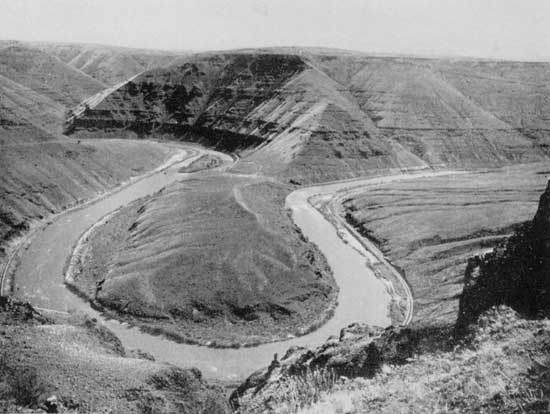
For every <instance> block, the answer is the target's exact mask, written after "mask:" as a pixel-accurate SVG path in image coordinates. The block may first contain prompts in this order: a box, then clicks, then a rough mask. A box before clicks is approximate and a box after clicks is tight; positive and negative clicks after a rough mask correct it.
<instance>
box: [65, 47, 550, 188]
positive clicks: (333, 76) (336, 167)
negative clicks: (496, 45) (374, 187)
mask: <svg viewBox="0 0 550 414" xmlns="http://www.w3.org/2000/svg"><path fill="white" fill-rule="evenodd" d="M485 81H486V82H485ZM547 81H550V79H548V75H547V71H546V66H545V65H544V64H540V65H523V66H521V65H520V66H517V65H514V64H511V63H508V62H497V63H495V65H494V67H493V66H490V65H489V67H488V65H487V64H485V63H481V62H469V61H464V62H451V61H441V60H427V59H411V58H374V57H368V56H364V55H360V54H357V55H353V54H347V55H345V54H342V53H339V52H337V51H334V52H326V51H325V52H319V51H311V50H307V49H306V50H298V49H289V50H284V49H281V50H270V51H266V50H252V51H239V52H232V53H225V54H213V53H206V54H199V55H195V56H192V57H185V58H181V59H179V62H176V63H174V64H173V65H171V66H167V67H164V68H159V69H154V70H150V71H148V72H144V73H142V74H141V75H139V76H138V77H136V78H135V79H133V80H131V81H128V82H126V83H124V84H123V85H121V86H120V87H118V88H116V89H115V90H114V91H113V92H111V93H109V94H107V96H104V97H100V98H98V99H97V100H96V101H94V103H93V104H91V105H90V107H89V108H88V109H87V110H86V111H84V112H83V113H82V114H80V115H78V116H77V117H76V118H75V119H74V121H73V122H72V124H71V125H70V128H69V130H71V131H74V132H75V133H77V134H78V135H79V136H90V135H91V136H105V134H107V135H109V134H112V135H113V136H114V135H117V136H121V135H125V134H126V135H135V134H138V135H164V134H170V135H171V136H176V137H179V138H184V139H187V140H194V141H199V142H201V143H203V144H206V145H210V146H214V147H216V148H219V149H224V150H228V151H237V152H240V153H241V155H247V163H246V164H244V163H243V164H242V165H241V166H239V168H240V170H241V171H243V172H251V171H252V172H257V171H258V170H261V171H262V172H263V173H267V174H273V175H278V176H281V177H283V178H294V179H298V181H303V182H314V181H325V180H331V179H338V178H352V177H356V176H359V175H365V174H368V173H370V172H373V171H376V170H381V169H389V168H425V167H429V166H432V167H434V166H435V167H441V166H442V167H457V166H460V167H472V166H487V165H493V166H494V165H502V164H505V163H512V162H526V161H536V160H543V159H546V158H547V157H548V145H549V137H550V134H549V133H548V131H550V126H549V125H547V123H546V121H544V120H543V119H542V117H541V116H540V114H541V113H544V111H545V110H546V109H547V106H548V107H550V104H549V102H550V99H548V98H547V97H546V95H544V92H541V91H544V90H545V89H544V88H542V87H536V86H534V85H543V84H544V83H545V82H547ZM541 94H542V95H541ZM533 102H536V105H534V106H533V104H532V103H533ZM516 103H517V105H516ZM518 110H519V111H520V112H521V116H518V114H517V112H518ZM252 149H254V151H251V150H252Z"/></svg>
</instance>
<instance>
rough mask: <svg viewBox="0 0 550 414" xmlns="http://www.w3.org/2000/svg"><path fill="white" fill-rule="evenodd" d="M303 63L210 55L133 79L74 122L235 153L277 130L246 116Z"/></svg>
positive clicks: (285, 58)
mask: <svg viewBox="0 0 550 414" xmlns="http://www.w3.org/2000/svg"><path fill="white" fill-rule="evenodd" d="M304 68H305V63H304V62H303V61H302V60H301V59H300V58H299V57H297V56H292V55H288V56H286V55H258V56H251V57H248V56H245V55H212V56H207V57H204V58H201V59H197V60H191V61H189V62H186V63H184V64H182V65H181V66H175V67H171V68H167V69H158V70H153V71H150V72H147V73H145V74H143V75H141V76H138V77H137V78H135V79H134V80H132V81H129V82H127V83H126V84H124V85H123V86H122V87H120V88H119V89H117V90H115V91H114V92H113V93H111V94H110V95H109V96H107V97H106V98H105V99H104V100H103V101H102V102H100V103H99V105H97V106H95V107H94V108H93V109H89V110H87V111H85V112H84V113H83V114H82V116H80V117H77V118H76V120H75V122H74V128H75V130H80V129H86V128H98V127H99V128H102V129H108V130H109V129H128V130H130V131H133V132H136V133H138V134H150V133H175V134H185V135H187V136H188V137H189V138H192V136H193V133H194V134H198V135H200V137H197V138H196V139H200V140H201V141H203V142H204V143H205V144H208V145H210V146H214V147H216V148H222V149H227V150H230V151H234V150H237V149H240V148H246V147H248V146H255V145H258V144H260V143H261V142H263V141H264V140H265V137H266V136H269V134H270V133H273V132H274V131H278V132H281V131H280V125H278V124H277V123H276V122H272V121H268V120H265V119H264V118H262V117H261V116H258V115H256V116H254V115H253V114H251V112H252V111H253V110H254V109H255V108H257V107H258V105H259V104H261V103H264V104H266V102H267V101H269V99H270V98H271V97H272V96H273V95H274V94H275V90H276V89H277V88H280V87H282V86H283V85H284V83H285V82H286V81H288V80H289V79H290V78H291V77H292V76H293V75H295V74H297V73H299V72H301V71H303V70H304Z"/></svg>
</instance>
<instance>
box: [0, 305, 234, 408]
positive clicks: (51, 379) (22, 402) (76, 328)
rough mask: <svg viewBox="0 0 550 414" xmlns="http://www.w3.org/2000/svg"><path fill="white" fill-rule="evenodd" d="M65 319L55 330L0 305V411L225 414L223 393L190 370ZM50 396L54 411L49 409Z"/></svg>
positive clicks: (85, 322) (21, 308) (91, 324)
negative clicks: (47, 400) (154, 358)
mask: <svg viewBox="0 0 550 414" xmlns="http://www.w3.org/2000/svg"><path fill="white" fill-rule="evenodd" d="M67 317H68V315H66V316H65V319H60V320H59V321H57V322H54V321H53V320H52V319H50V318H45V317H44V316H42V315H40V314H39V313H38V312H36V311H35V310H34V309H33V308H32V307H31V306H30V305H29V304H27V303H21V302H17V301H14V300H11V299H10V298H7V297H2V298H0V322H1V326H2V329H1V334H0V345H1V351H0V387H1V392H0V411H2V412H29V411H28V409H29V407H31V408H35V409H36V408H38V407H40V408H42V409H44V410H45V409H47V407H48V405H50V409H52V408H53V407H52V406H53V405H55V406H56V407H57V409H56V410H55V411H47V412H67V413H107V412H113V411H116V412H125V413H130V412H143V413H145V412H149V413H150V412H157V413H160V412H162V413H167V412H186V413H197V414H198V413H204V414H206V413H208V414H210V413H225V412H227V411H228V410H227V405H226V403H225V401H224V398H223V397H222V390H221V389H218V388H215V387H210V386H208V385H206V384H205V383H204V381H203V380H202V379H201V376H200V373H198V372H197V371H196V370H183V369H179V368H175V367H173V366H170V365H167V364H162V363H157V362H155V361H154V360H152V358H151V357H149V356H148V355H147V354H144V353H142V352H140V351H139V350H126V349H124V348H123V346H122V344H121V343H120V341H119V340H118V339H117V338H116V337H115V336H114V335H113V334H112V333H111V332H110V331H108V330H107V329H106V328H104V327H103V326H101V325H100V324H99V323H97V322H96V321H94V320H91V319H88V318H87V317H74V316H73V317H70V318H69V319H66V318H67ZM52 396H54V397H55V404H48V403H47V402H46V399H48V398H50V397H52ZM51 400H52V399H51V398H50V401H51ZM23 410H24V411H23ZM33 412H35V411H33ZM36 412H44V411H42V410H39V411H36Z"/></svg>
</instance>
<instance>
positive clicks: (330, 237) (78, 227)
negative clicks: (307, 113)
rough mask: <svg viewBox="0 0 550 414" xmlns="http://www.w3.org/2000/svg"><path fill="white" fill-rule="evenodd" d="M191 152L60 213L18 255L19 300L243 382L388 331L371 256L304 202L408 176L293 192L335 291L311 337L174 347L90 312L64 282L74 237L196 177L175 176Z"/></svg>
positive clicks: (296, 213) (298, 218)
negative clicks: (360, 327)
mask: <svg viewBox="0 0 550 414" xmlns="http://www.w3.org/2000/svg"><path fill="white" fill-rule="evenodd" d="M192 151H193V152H192V153H191V152H187V158H185V157H183V156H182V154H183V152H181V151H180V152H179V154H178V155H176V157H179V159H178V158H176V159H175V161H176V162H174V163H173V164H172V165H171V166H169V167H167V168H164V169H157V170H155V172H153V173H151V174H149V175H148V176H147V177H145V178H142V179H140V180H135V182H131V183H129V184H127V185H125V186H124V187H123V188H122V189H120V190H119V191H115V192H113V193H111V194H109V195H107V196H104V197H102V198H100V199H99V200H97V201H96V202H93V203H89V204H88V205H86V206H83V207H81V208H78V209H75V210H71V211H68V212H65V213H63V214H60V215H59V216H57V217H56V218H55V219H54V220H52V222H51V223H50V224H49V225H48V226H46V227H44V229H43V230H41V231H38V232H36V234H35V235H33V237H32V239H31V241H30V244H29V245H28V247H27V248H26V249H25V250H24V251H23V252H22V254H21V258H20V264H19V265H18V267H17V269H16V270H15V274H14V280H15V282H14V286H15V294H16V296H17V297H19V298H22V299H25V300H28V301H30V302H31V303H32V304H33V305H34V306H36V307H39V308H45V309H50V310H55V311H70V310H77V311H81V312H86V313H88V314H90V315H91V316H93V317H96V318H98V319H100V320H102V321H103V322H104V323H105V324H106V326H107V327H108V328H110V329H111V330H112V331H113V332H114V333H115V334H116V335H117V336H118V337H119V338H120V339H121V341H122V343H123V344H124V346H125V347H127V348H139V349H142V350H143V351H146V352H148V353H150V354H151V355H153V356H154V357H155V359H156V360H157V361H164V362H168V363H172V364H174V365H177V366H180V367H184V368H189V367H197V368H199V369H200V370H201V371H202V373H203V375H204V377H205V378H208V379H218V380H226V381H235V380H240V379H243V378H245V377H246V376H248V375H249V374H251V373H252V372H253V371H255V370H256V369H258V368H261V367H263V366H265V365H267V364H269V362H270V361H271V359H272V357H273V354H275V353H278V354H279V355H283V354H284V353H285V351H286V350H287V349H288V348H289V347H291V346H316V345H319V344H321V343H323V342H324V341H325V340H326V339H327V338H328V337H329V336H330V335H337V334H338V333H339V331H340V329H341V328H343V327H345V326H347V325H349V324H350V323H353V322H364V323H368V324H372V325H379V326H387V325H388V324H389V323H390V319H389V317H388V307H389V301H390V295H389V293H388V290H387V286H386V285H385V283H384V281H381V280H379V279H377V278H376V277H375V276H374V274H373V272H372V271H371V270H370V269H369V267H368V266H367V257H368V253H367V252H366V251H364V248H363V247H362V245H361V244H360V243H357V242H355V243H354V242H353V241H354V240H355V237H356V236H355V235H353V234H351V232H349V231H348V230H347V229H345V228H344V227H339V229H338V230H337V229H336V228H335V226H334V225H333V224H331V223H330V222H329V221H328V220H327V219H326V218H325V217H324V216H323V215H322V214H321V213H320V212H319V211H318V210H316V209H315V208H314V207H313V206H312V205H311V204H310V203H309V202H308V199H309V198H310V197H312V196H321V197H328V198H330V197H334V196H336V194H337V193H338V192H339V191H341V190H345V189H348V188H357V187H358V186H360V185H361V186H364V185H375V184H376V183H379V182H387V181H388V180H395V179H403V178H410V176H408V175H396V176H390V177H381V178H374V179H363V180H359V181H347V182H341V183H333V184H329V185H320V186H315V187H308V188H303V189H299V190H297V191H294V192H293V193H291V194H290V195H289V196H288V198H287V200H286V203H287V207H288V208H290V209H291V211H292V217H293V220H294V222H295V223H296V224H297V225H298V226H299V227H300V228H301V230H302V232H303V233H304V235H305V236H306V237H308V238H309V240H310V241H312V242H313V243H315V244H316V245H317V246H318V247H319V248H320V250H321V251H322V252H323V254H324V255H325V257H326V258H327V261H328V264H329V265H330V267H331V268H332V270H333V272H334V277H335V279H336V282H337V284H338V286H339V288H340V293H339V297H338V302H339V303H338V306H337V307H336V310H335V313H334V316H333V317H332V318H331V319H330V320H329V321H328V322H327V323H326V324H324V325H323V326H321V327H320V328H319V329H317V330H316V331H314V332H312V333H310V334H308V335H305V336H302V337H298V338H293V339H289V340H287V341H283V342H277V343H270V344H265V345H260V346H257V347H253V348H240V349H216V348H208V347H201V346H196V345H187V344H178V343H175V342H172V341H169V340H167V339H164V338H163V337H159V336H153V335H150V334H147V333H143V332H141V331H140V330H139V329H137V328H135V327H129V326H128V325H127V324H126V323H120V322H118V321H116V320H106V319H105V318H104V317H103V316H102V315H101V314H99V313H98V312H97V311H95V310H93V309H92V308H91V307H90V306H89V304H88V302H86V301H85V300H82V299H81V298H80V297H78V296H76V295H74V294H73V293H72V292H70V291H69V290H68V289H67V288H66V287H65V285H64V283H63V270H64V264H65V263H66V261H67V258H69V257H70V256H71V253H72V251H73V248H74V246H75V244H76V242H77V241H78V239H79V237H80V236H81V235H82V234H83V233H84V232H85V231H86V230H87V229H88V228H90V227H91V226H92V225H93V224H94V223H96V222H97V221H98V220H100V219H101V218H102V217H103V216H105V215H106V214H108V213H110V212H112V211H114V210H115V209H117V208H119V207H121V206H124V205H126V204H128V203H130V202H132V201H134V200H136V199H138V198H141V197H144V196H146V195H149V194H153V193H154V192H156V191H158V190H160V189H161V188H163V187H165V186H167V185H169V184H170V183H173V182H174V181H176V180H184V179H186V177H189V176H193V175H192V174H182V173H179V172H178V170H179V169H180V168H181V167H182V166H183V165H187V164H189V163H190V162H192V161H193V160H194V159H196V158H197V157H199V156H200V155H202V153H203V152H204V151H205V150H201V149H197V148H196V147H193V149H192ZM210 152H212V151H210ZM218 156H221V157H223V159H225V160H226V162H227V163H229V161H228V158H229V157H228V156H226V155H223V154H218ZM183 158H185V159H183ZM338 232H341V233H342V232H344V233H346V232H347V234H340V236H339V234H338ZM342 236H344V237H342ZM345 240H346V241H345ZM355 241H356V240H355ZM362 249H363V250H362Z"/></svg>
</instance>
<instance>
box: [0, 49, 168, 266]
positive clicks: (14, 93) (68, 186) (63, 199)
mask: <svg viewBox="0 0 550 414" xmlns="http://www.w3.org/2000/svg"><path fill="white" fill-rule="evenodd" d="M104 87H105V86H104V85H103V84H102V83H100V82H99V81H97V80H95V79H93V78H91V77H89V76H88V75H86V74H84V73H82V72H80V71H78V70H76V69H74V68H72V67H70V66H68V65H66V64H65V63H63V62H62V61H61V60H59V59H58V58H56V57H54V56H51V55H48V54H47V53H45V52H43V51H40V50H37V49H36V48H33V47H30V46H28V45H26V44H22V43H20V42H2V43H0V98H1V99H0V177H1V178H0V199H1V200H2V203H1V204H0V244H1V247H0V249H1V250H0V260H1V259H3V256H4V249H5V247H6V246H5V243H6V242H7V241H8V240H10V239H12V238H13V237H15V236H17V235H19V234H21V232H22V231H24V230H26V229H28V227H29V225H30V223H31V222H32V221H33V220H37V219H42V218H44V217H47V216H48V215H49V214H52V213H57V212H59V211H61V210H62V209H64V208H67V207H69V206H71V205H74V204H76V203H78V202H81V201H83V200H85V199H88V198H90V197H92V196H94V195H97V194H98V193H100V192H102V191H104V190H105V189H107V188H111V187H113V186H115V185H116V184H117V183H119V182H121V181H124V180H126V179H128V178H129V177H132V176H135V175H138V174H140V173H141V172H143V171H144V170H146V169H150V168H152V167H154V166H156V165H158V164H160V163H161V162H162V161H163V160H164V159H166V158H168V156H169V152H170V150H168V149H167V148H165V147H163V146H161V145H158V144H154V143H136V142H131V141H110V142H103V143H99V142H94V143H88V144H85V143H81V142H76V140H73V139H69V138H66V137H64V136H61V135H60V132H61V131H62V129H63V120H64V117H65V114H66V112H67V110H68V108H69V107H72V106H74V105H76V104H77V103H78V102H80V101H81V100H83V99H85V98H88V97H89V96H90V95H93V94H95V93H97V92H99V91H101V90H102V89H103V88H104Z"/></svg>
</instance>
